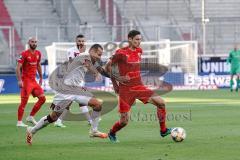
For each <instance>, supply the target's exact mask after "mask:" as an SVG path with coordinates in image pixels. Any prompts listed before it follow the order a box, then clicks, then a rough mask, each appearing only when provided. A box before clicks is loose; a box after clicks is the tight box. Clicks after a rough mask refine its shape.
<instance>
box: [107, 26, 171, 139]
mask: <svg viewBox="0 0 240 160" xmlns="http://www.w3.org/2000/svg"><path fill="white" fill-rule="evenodd" d="M141 40H142V38H141V33H140V32H139V31H137V30H132V31H130V32H129V33H128V43H129V46H127V47H124V48H121V49H118V50H117V51H116V53H115V54H114V55H113V57H112V58H111V60H110V61H109V62H108V64H107V66H108V67H107V68H108V71H109V72H111V75H112V78H111V80H112V82H113V86H114V89H115V92H118V93H119V112H120V120H119V121H117V122H116V123H115V124H114V125H113V126H112V129H111V130H110V132H109V134H108V136H109V139H110V141H111V142H118V140H117V137H116V133H117V132H118V131H119V130H121V129H122V128H123V127H125V126H126V125H127V124H128V121H129V117H130V110H131V106H132V105H133V103H134V102H135V100H136V99H139V100H140V101H142V102H143V103H144V104H146V103H151V104H153V105H154V106H156V108H157V117H158V119H159V124H160V135H161V136H162V137H165V136H167V135H169V134H170V133H171V128H167V127H166V123H165V120H166V109H165V102H164V100H163V99H162V98H161V97H160V96H159V95H157V94H156V93H154V92H153V91H152V90H150V89H148V88H147V87H146V86H144V84H143V83H142V81H141V75H140V63H141V55H142V49H141V48H140V43H141Z"/></svg>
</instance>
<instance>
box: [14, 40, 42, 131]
mask: <svg viewBox="0 0 240 160" xmlns="http://www.w3.org/2000/svg"><path fill="white" fill-rule="evenodd" d="M28 45H29V49H28V50H25V51H23V52H22V53H21V55H20V58H19V59H18V64H17V67H16V75H17V79H18V86H19V87H20V88H21V103H20V105H19V107H18V122H17V126H18V127H27V125H26V124H24V123H23V122H22V118H23V114H24V109H25V107H26V104H27V102H28V98H29V95H30V94H32V95H33V97H37V98H38V101H37V102H36V103H35V105H34V106H33V108H32V111H31V113H30V115H29V116H28V117H27V119H26V120H27V122H30V123H33V124H36V123H37V122H36V121H35V119H34V115H35V114H36V113H37V112H38V110H39V109H40V108H41V106H42V105H43V104H44V102H45V101H46V98H45V96H44V92H43V89H42V88H41V85H42V69H41V64H40V62H41V53H40V51H38V50H36V48H37V40H36V38H33V37H31V38H29V40H28ZM36 72H38V75H39V78H40V79H39V84H38V83H37V82H36V79H35V78H36Z"/></svg>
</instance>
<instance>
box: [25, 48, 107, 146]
mask: <svg viewBox="0 0 240 160" xmlns="http://www.w3.org/2000/svg"><path fill="white" fill-rule="evenodd" d="M102 53H103V48H102V47H101V45H99V44H94V45H93V46H91V48H90V49H89V55H82V56H78V57H76V58H74V60H73V61H72V62H69V61H66V62H65V63H63V64H61V65H60V66H58V67H57V68H56V69H55V70H54V72H53V73H51V75H50V77H49V85H50V86H51V88H52V89H53V90H55V91H56V94H55V96H54V99H53V103H52V105H51V108H52V110H53V111H52V113H50V114H49V115H47V116H44V117H42V118H41V119H40V120H39V121H38V123H37V124H36V125H35V126H34V127H28V128H27V134H26V142H27V143H28V144H32V136H33V135H34V134H35V133H36V132H37V131H39V130H40V129H42V128H44V127H46V126H47V125H49V124H50V123H53V122H55V121H56V120H57V119H58V118H59V116H60V115H61V114H62V112H63V111H64V110H65V108H66V107H68V106H69V105H70V104H71V103H72V102H73V101H75V102H77V103H79V104H82V105H88V106H90V107H92V109H93V111H92V114H91V118H92V124H91V128H90V131H89V135H90V137H99V138H107V136H108V135H107V134H106V133H102V132H99V131H98V123H99V117H100V111H101V109H102V103H101V102H100V101H99V100H98V99H97V98H95V97H94V96H93V94H92V93H91V92H89V91H88V90H87V89H86V88H84V87H80V86H79V83H81V81H83V80H84V78H85V74H86V72H87V71H90V72H91V73H93V74H94V75H95V78H96V79H99V76H101V75H100V74H99V73H101V74H102V75H104V76H106V77H109V74H108V73H106V71H105V70H104V69H103V68H102V66H101V63H100V58H101V56H102Z"/></svg>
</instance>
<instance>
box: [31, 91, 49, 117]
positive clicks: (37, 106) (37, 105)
mask: <svg viewBox="0 0 240 160" xmlns="http://www.w3.org/2000/svg"><path fill="white" fill-rule="evenodd" d="M45 101H46V98H45V96H43V97H38V101H37V103H35V105H34V106H33V108H32V111H31V113H30V116H34V115H35V114H36V113H37V112H38V111H39V109H40V108H41V106H42V105H43V104H44V103H45Z"/></svg>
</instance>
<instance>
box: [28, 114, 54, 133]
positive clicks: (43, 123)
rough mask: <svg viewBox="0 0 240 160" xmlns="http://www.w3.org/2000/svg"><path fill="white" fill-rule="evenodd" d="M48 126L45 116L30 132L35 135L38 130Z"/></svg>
mask: <svg viewBox="0 0 240 160" xmlns="http://www.w3.org/2000/svg"><path fill="white" fill-rule="evenodd" d="M48 124H50V123H49V122H48V119H47V116H44V117H42V118H41V119H40V120H39V121H38V122H37V124H36V125H35V126H34V127H33V128H32V130H31V132H32V134H35V133H36V132H37V131H38V130H40V129H42V128H44V127H46V126H47V125H48Z"/></svg>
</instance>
